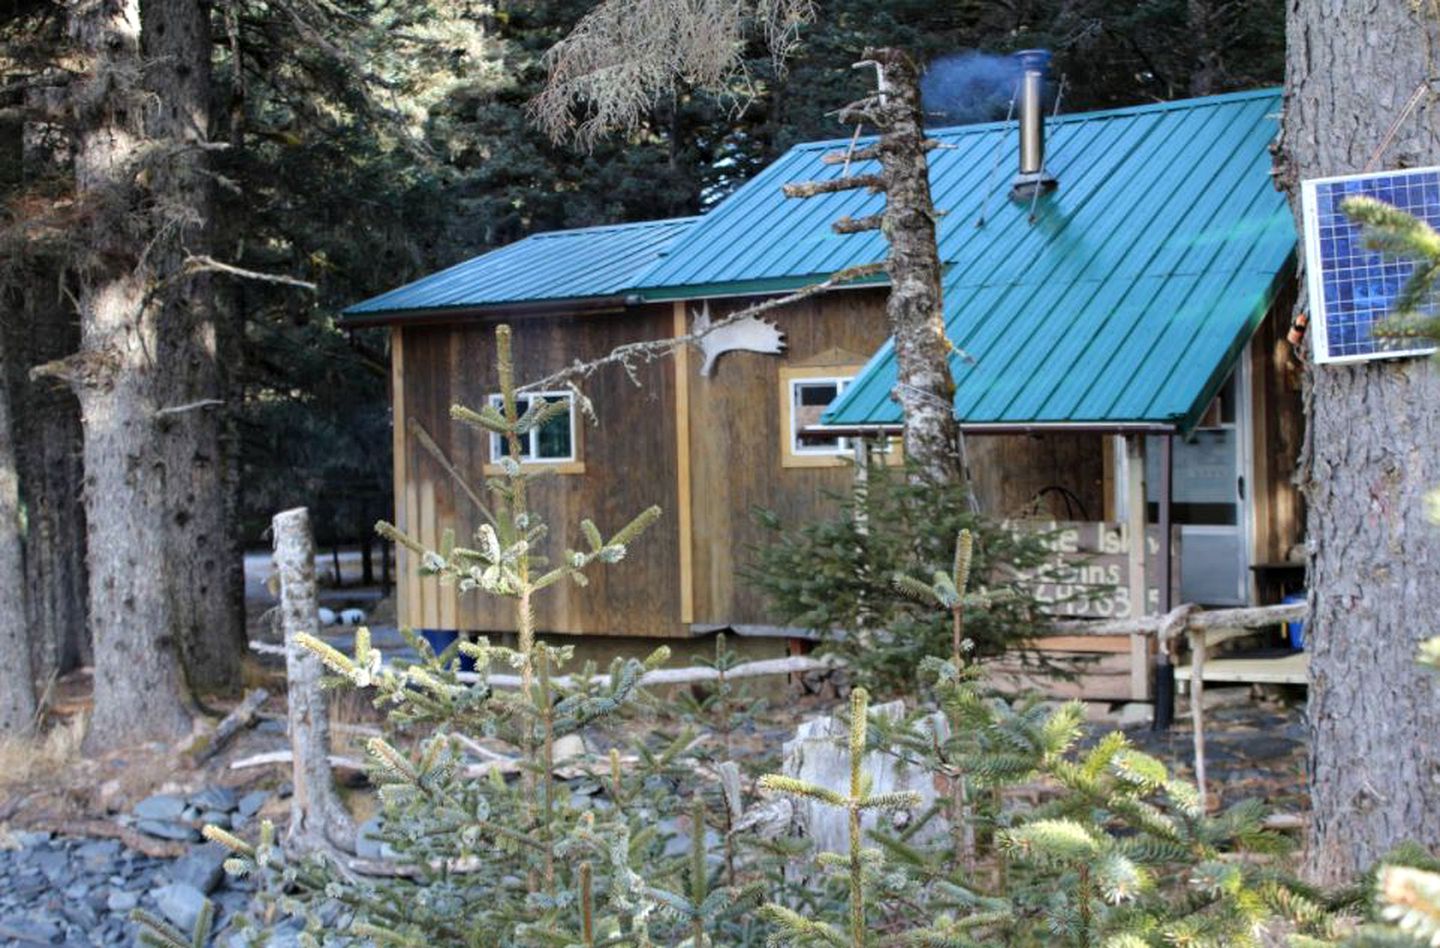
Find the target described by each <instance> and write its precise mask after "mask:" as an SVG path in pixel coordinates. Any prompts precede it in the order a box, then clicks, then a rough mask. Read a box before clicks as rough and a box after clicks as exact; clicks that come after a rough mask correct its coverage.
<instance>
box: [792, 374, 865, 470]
mask: <svg viewBox="0 0 1440 948" xmlns="http://www.w3.org/2000/svg"><path fill="white" fill-rule="evenodd" d="M849 384H850V379H849V378H839V377H836V378H813V379H791V380H790V453H792V454H795V455H798V456H804V455H827V454H849V453H850V439H849V438H806V439H804V440H801V438H800V431H801V430H802V429H804V428H808V427H811V426H813V425H818V424H820V416H821V415H823V414H825V409H826V408H828V407H830V403H831V402H833V401H834V400H835V399H837V398H839V397H840V393H841V392H843V391H845V388H846V386H848V385H849Z"/></svg>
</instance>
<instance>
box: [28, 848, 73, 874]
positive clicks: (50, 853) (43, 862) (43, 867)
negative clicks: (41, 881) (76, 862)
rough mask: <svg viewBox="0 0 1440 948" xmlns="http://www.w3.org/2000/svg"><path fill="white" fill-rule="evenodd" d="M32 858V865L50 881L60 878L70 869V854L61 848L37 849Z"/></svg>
mask: <svg viewBox="0 0 1440 948" xmlns="http://www.w3.org/2000/svg"><path fill="white" fill-rule="evenodd" d="M32 858H33V865H34V866H35V867H36V868H38V869H39V870H40V871H41V872H42V873H44V874H45V878H47V879H49V880H50V881H51V882H55V881H56V880H58V879H60V878H61V877H62V876H64V875H65V874H66V873H67V872H69V870H70V854H69V853H67V852H65V850H63V849H41V850H37V851H36V852H35V854H34V856H33V857H32Z"/></svg>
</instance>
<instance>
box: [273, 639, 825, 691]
mask: <svg viewBox="0 0 1440 948" xmlns="http://www.w3.org/2000/svg"><path fill="white" fill-rule="evenodd" d="M250 650H251V651H253V652H259V653H260V654H262V655H284V654H285V647H284V646H282V645H271V644H270V643H268V642H255V641H251V642H250ZM844 664H845V663H844V662H843V661H841V660H840V659H838V658H836V657H835V656H833V655H822V656H820V657H818V658H817V657H815V656H813V655H791V656H788V657H786V658H763V659H760V660H759V661H755V662H745V663H743V664H740V665H736V666H735V667H734V668H731V669H730V670H729V671H727V672H725V677H726V679H733V678H755V677H757V676H760V675H793V674H798V673H803V672H811V671H831V670H833V669H836V668H840V667H843V666H844ZM456 677H457V678H458V679H459V680H460V681H462V682H465V683H467V684H471V683H474V682H477V681H480V679H481V676H480V675H479V674H477V673H476V672H457V673H456ZM719 677H720V673H719V672H718V671H716V670H715V669H713V668H706V667H705V666H703V665H692V666H689V667H687V668H657V669H655V670H654V671H648V672H646V673H645V674H643V675H641V676H640V684H641V685H642V686H654V685H692V684H695V683H697V682H702V681H715V680H717V679H718V678H719ZM485 680H486V681H487V682H489V683H490V684H491V685H493V686H495V687H497V688H519V687H520V676H519V675H488V676H485ZM578 683H579V682H578V681H577V679H576V678H575V676H573V675H557V676H556V677H554V678H552V679H550V684H551V685H552V686H554V687H556V688H573V687H575V686H576V685H577V684H578Z"/></svg>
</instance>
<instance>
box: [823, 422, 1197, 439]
mask: <svg viewBox="0 0 1440 948" xmlns="http://www.w3.org/2000/svg"><path fill="white" fill-rule="evenodd" d="M902 430H904V426H903V425H900V424H896V423H893V422H890V423H885V424H874V425H806V426H805V427H804V428H801V429H800V431H799V432H798V434H799V436H800V438H801V439H802V440H807V439H816V438H865V437H878V436H881V435H885V436H889V435H897V434H899V433H900V432H901V431H902ZM960 430H961V432H963V433H964V434H967V435H1014V434H1175V433H1176V432H1177V431H1179V430H1180V427H1179V425H1177V424H1176V423H1174V422H1167V421H1114V422H1104V421H1033V422H1032V421H1020V422H1012V421H979V422H964V421H962V422H961V423H960Z"/></svg>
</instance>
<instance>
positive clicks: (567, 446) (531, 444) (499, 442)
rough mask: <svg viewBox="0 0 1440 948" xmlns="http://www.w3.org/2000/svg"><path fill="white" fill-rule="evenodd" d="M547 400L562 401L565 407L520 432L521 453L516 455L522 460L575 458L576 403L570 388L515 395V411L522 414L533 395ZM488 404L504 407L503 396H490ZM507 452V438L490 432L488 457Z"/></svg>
mask: <svg viewBox="0 0 1440 948" xmlns="http://www.w3.org/2000/svg"><path fill="white" fill-rule="evenodd" d="M537 398H538V399H544V400H545V401H547V402H563V403H564V404H565V411H563V412H561V413H560V414H558V415H555V416H554V417H552V418H550V419H549V420H548V421H546V422H545V423H544V424H543V425H541V426H540V427H538V428H532V429H530V430H529V431H527V432H525V433H524V434H522V435H521V436H520V456H519V457H518V458H516V460H517V461H520V462H522V463H525V464H561V463H564V462H566V461H574V460H575V459H576V458H575V410H574V409H575V406H574V403H573V401H572V399H571V397H570V393H569V392H527V393H526V394H524V395H517V396H516V397H515V411H516V412H517V413H518V414H519V415H520V417H522V418H523V417H524V415H525V413H526V412H527V411H529V410H530V405H531V404H532V403H533V400H534V399H537ZM490 404H492V405H494V406H495V407H496V408H497V409H499V410H500V411H502V412H503V411H504V410H505V408H504V399H503V398H501V396H499V395H491V396H490ZM509 455H510V442H509V439H507V438H503V437H501V436H500V435H498V434H491V435H490V460H491V461H492V462H498V461H499V460H500V459H501V458H503V457H508V456H509Z"/></svg>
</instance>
